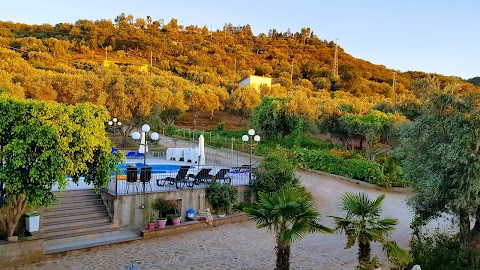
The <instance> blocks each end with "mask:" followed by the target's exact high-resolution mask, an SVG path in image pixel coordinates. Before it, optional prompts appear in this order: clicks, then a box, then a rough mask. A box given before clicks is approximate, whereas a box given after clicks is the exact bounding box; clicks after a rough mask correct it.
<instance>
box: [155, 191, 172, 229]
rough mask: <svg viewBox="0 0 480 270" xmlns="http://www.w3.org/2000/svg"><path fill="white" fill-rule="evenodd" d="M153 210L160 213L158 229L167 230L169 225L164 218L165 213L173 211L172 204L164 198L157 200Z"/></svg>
mask: <svg viewBox="0 0 480 270" xmlns="http://www.w3.org/2000/svg"><path fill="white" fill-rule="evenodd" d="M152 207H153V209H155V210H157V211H158V219H157V227H158V228H165V225H166V224H167V219H166V218H164V217H163V213H164V212H166V211H168V210H172V204H171V203H170V202H169V201H167V200H164V199H162V198H157V199H156V200H155V201H154V202H153V206H152Z"/></svg>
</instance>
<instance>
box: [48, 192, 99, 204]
mask: <svg viewBox="0 0 480 270" xmlns="http://www.w3.org/2000/svg"><path fill="white" fill-rule="evenodd" d="M57 198H58V199H59V200H60V202H62V203H65V202H68V201H81V200H85V199H86V200H91V199H101V198H102V197H101V196H100V194H96V193H91V194H65V193H64V194H63V195H58V196H57ZM54 204H56V203H54Z"/></svg>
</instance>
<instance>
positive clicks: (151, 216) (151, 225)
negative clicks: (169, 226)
mask: <svg viewBox="0 0 480 270" xmlns="http://www.w3.org/2000/svg"><path fill="white" fill-rule="evenodd" d="M147 218H148V225H147V226H148V230H149V231H154V230H155V209H153V203H150V204H148V212H147Z"/></svg>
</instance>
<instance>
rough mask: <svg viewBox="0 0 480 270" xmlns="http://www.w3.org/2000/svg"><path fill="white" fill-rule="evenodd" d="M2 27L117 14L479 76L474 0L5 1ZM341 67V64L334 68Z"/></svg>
mask: <svg viewBox="0 0 480 270" xmlns="http://www.w3.org/2000/svg"><path fill="white" fill-rule="evenodd" d="M2 2H3V3H1V5H0V21H12V22H22V23H27V24H43V23H48V24H52V25H55V24H57V23H62V22H67V23H75V22H76V21H77V20H79V19H88V20H92V21H95V20H100V19H110V20H112V21H113V19H114V18H115V17H116V16H118V15H119V14H121V13H125V14H127V15H128V14H132V15H133V16H134V17H135V18H137V17H141V18H146V17H147V16H150V17H152V19H153V20H160V19H163V20H164V22H165V23H168V22H169V21H170V20H171V19H172V18H175V19H177V20H178V24H180V25H183V26H188V25H198V26H200V27H203V26H207V27H208V28H210V29H212V28H213V29H214V30H216V29H222V28H223V26H224V24H225V23H231V24H232V25H234V26H240V25H246V24H249V25H250V26H251V28H252V31H253V33H254V34H255V35H258V34H260V33H265V34H267V33H268V31H269V30H270V29H276V30H277V31H278V32H286V31H287V30H288V29H290V31H291V32H292V33H295V32H300V30H301V29H302V28H304V27H310V29H311V30H312V31H313V33H314V34H315V35H316V36H317V37H318V38H319V39H321V40H327V41H332V40H333V41H335V40H337V39H338V45H339V46H340V47H341V48H342V49H343V50H344V51H345V52H346V53H348V54H350V55H352V56H353V57H356V58H361V59H364V60H366V61H369V62H371V63H374V64H379V65H384V66H386V67H387V68H390V69H394V70H398V71H401V72H404V71H423V72H428V73H438V74H443V75H447V76H458V77H461V78H463V79H468V78H472V77H476V76H480V52H479V50H480V35H479V34H478V31H479V28H478V27H479V26H480V23H479V22H480V19H479V18H478V11H480V1H478V0H456V1H453V0H436V1H433V0H403V1H391V0H363V1H360V0H350V1H347V0H329V1H325V0H297V1H287V0H283V1H279V0H257V1H252V0H242V1H228V0H227V1H225V0H224V1H216V0H202V1H193V0H190V1H188V0H184V1H181V0H176V1H175V0H170V1H161V0H156V1H155V0H82V1H78V0H77V1H68V0H23V1H2ZM339 64H340V65H341V63H339Z"/></svg>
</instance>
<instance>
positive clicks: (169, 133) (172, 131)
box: [165, 125, 177, 136]
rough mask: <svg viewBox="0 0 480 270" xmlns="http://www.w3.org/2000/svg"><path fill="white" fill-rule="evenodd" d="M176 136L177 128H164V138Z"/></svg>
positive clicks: (172, 126) (169, 126) (171, 126)
mask: <svg viewBox="0 0 480 270" xmlns="http://www.w3.org/2000/svg"><path fill="white" fill-rule="evenodd" d="M176 134H177V127H176V126H174V125H168V126H167V127H166V128H165V135H166V136H173V135H176Z"/></svg>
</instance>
